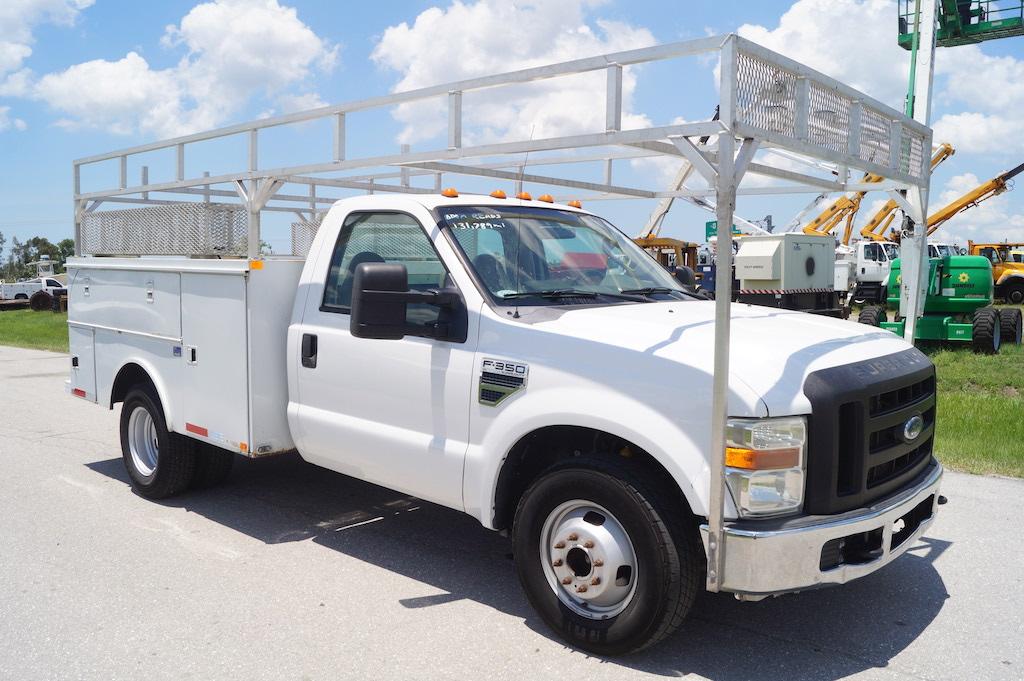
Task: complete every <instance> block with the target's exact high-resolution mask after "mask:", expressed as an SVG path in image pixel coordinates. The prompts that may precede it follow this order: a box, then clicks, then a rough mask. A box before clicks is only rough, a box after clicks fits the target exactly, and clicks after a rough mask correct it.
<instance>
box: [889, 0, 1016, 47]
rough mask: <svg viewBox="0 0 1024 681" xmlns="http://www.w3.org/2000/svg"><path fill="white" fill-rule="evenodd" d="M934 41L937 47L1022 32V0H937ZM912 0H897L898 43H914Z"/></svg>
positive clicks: (915, 13) (966, 43)
mask: <svg viewBox="0 0 1024 681" xmlns="http://www.w3.org/2000/svg"><path fill="white" fill-rule="evenodd" d="M937 9H938V13H937V15H938V26H937V27H936V32H935V44H936V45H937V46H938V47H955V46H956V45H969V44H971V43H980V42H982V41H985V40H993V39H996V38H1011V37H1013V36H1020V35H1024V1H1021V0H939V4H938V8H937ZM916 18H917V10H916V7H915V0H900V2H899V27H900V35H899V39H898V40H899V44H900V47H902V48H904V49H907V50H910V49H912V48H913V46H914V24H915V20H916Z"/></svg>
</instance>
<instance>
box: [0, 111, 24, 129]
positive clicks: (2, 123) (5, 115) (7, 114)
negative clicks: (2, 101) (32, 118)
mask: <svg viewBox="0 0 1024 681" xmlns="http://www.w3.org/2000/svg"><path fill="white" fill-rule="evenodd" d="M11 128H14V129H15V130H25V129H27V128H28V124H27V123H25V121H23V120H21V119H20V118H13V117H12V116H11V107H9V106H0V132H3V131H5V130H10V129H11Z"/></svg>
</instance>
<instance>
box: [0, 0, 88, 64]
mask: <svg viewBox="0 0 1024 681" xmlns="http://www.w3.org/2000/svg"><path fill="white" fill-rule="evenodd" d="M93 1H94V0H4V2H3V3H0V76H4V75H5V74H7V73H9V72H11V71H16V70H18V69H20V68H21V66H22V64H23V63H24V61H25V60H26V59H27V58H28V57H29V55H31V54H32V44H33V43H34V42H35V40H34V38H33V36H32V29H33V28H34V27H35V26H37V25H38V24H42V23H54V24H61V25H65V26H70V25H72V24H74V23H75V19H77V18H78V13H79V12H80V11H81V10H83V9H85V8H86V7H89V6H90V5H92V4H93Z"/></svg>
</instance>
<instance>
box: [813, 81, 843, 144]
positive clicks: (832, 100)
mask: <svg viewBox="0 0 1024 681" xmlns="http://www.w3.org/2000/svg"><path fill="white" fill-rule="evenodd" d="M808 103H809V104H810V111H809V112H808V116H807V132H808V137H809V141H810V142H812V143H814V144H817V145H819V146H822V147H825V148H826V149H828V150H829V151H834V152H836V153H839V154H845V153H847V147H848V145H849V137H850V99H849V98H848V97H844V96H843V95H841V94H839V93H838V92H836V91H835V90H832V89H830V88H827V87H825V86H823V85H821V84H819V83H815V82H811V83H810V88H809V90H808Z"/></svg>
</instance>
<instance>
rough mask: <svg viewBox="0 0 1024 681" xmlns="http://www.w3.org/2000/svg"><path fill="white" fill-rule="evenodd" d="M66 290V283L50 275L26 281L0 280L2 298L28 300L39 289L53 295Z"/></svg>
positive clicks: (0, 297) (0, 296)
mask: <svg viewBox="0 0 1024 681" xmlns="http://www.w3.org/2000/svg"><path fill="white" fill-rule="evenodd" d="M63 290H64V284H62V283H60V282H59V281H57V280H56V279H53V278H50V277H37V278H35V279H28V280H26V281H15V282H2V281H0V300H28V299H29V298H31V297H32V295H33V294H34V293H36V292H38V291H45V292H46V293H47V294H48V295H50V296H53V295H55V294H56V293H57V292H58V291H63Z"/></svg>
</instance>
